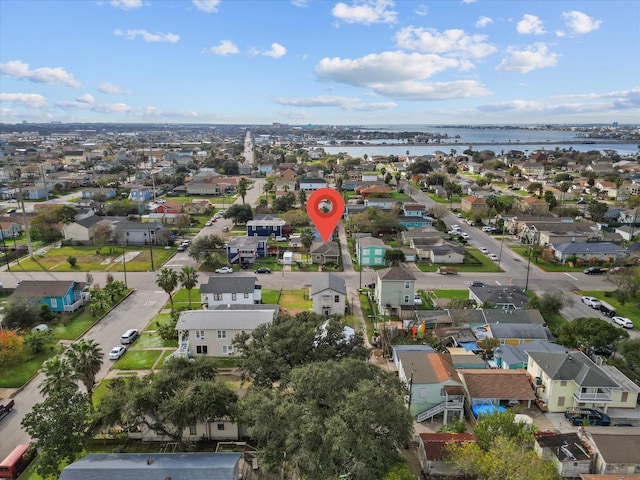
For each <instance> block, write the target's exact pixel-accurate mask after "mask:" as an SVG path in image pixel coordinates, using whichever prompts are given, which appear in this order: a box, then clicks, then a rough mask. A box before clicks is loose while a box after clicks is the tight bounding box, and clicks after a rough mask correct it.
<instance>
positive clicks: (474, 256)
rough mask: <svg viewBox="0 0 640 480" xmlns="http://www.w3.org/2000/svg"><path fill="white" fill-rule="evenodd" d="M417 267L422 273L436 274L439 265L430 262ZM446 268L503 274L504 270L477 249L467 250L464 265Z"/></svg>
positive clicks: (452, 265)
mask: <svg viewBox="0 0 640 480" xmlns="http://www.w3.org/2000/svg"><path fill="white" fill-rule="evenodd" d="M416 265H417V266H418V268H419V269H420V271H422V272H435V271H437V270H438V265H432V264H431V263H429V262H416ZM444 266H445V267H453V268H455V269H456V270H458V271H459V272H502V271H503V270H502V269H501V268H500V267H499V266H498V264H497V263H496V262H494V261H493V260H491V259H490V258H489V257H487V256H486V255H483V254H482V253H480V252H479V251H478V250H476V249H475V248H469V247H468V248H467V251H466V253H465V258H464V263H462V264H459V263H456V264H451V265H444Z"/></svg>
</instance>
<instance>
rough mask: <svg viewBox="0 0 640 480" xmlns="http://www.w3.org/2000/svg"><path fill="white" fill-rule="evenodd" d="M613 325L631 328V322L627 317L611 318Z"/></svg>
mask: <svg viewBox="0 0 640 480" xmlns="http://www.w3.org/2000/svg"><path fill="white" fill-rule="evenodd" d="M611 320H613V323H616V324H618V325H620V326H621V327H624V328H633V322H632V321H631V320H629V319H628V318H627V317H613V318H612V319H611Z"/></svg>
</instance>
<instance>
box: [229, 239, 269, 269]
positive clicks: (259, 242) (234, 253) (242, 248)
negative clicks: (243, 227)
mask: <svg viewBox="0 0 640 480" xmlns="http://www.w3.org/2000/svg"><path fill="white" fill-rule="evenodd" d="M267 240H269V237H249V236H247V237H231V238H230V239H229V242H228V243H227V258H228V259H229V263H235V264H240V265H242V264H245V263H247V264H252V263H255V262H256V260H258V259H259V258H263V257H266V256H267Z"/></svg>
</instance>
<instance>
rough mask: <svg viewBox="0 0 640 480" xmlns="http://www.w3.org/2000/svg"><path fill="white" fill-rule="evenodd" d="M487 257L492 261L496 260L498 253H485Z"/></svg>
mask: <svg viewBox="0 0 640 480" xmlns="http://www.w3.org/2000/svg"><path fill="white" fill-rule="evenodd" d="M487 257H489V258H490V259H491V260H493V261H494V262H497V261H498V255H496V254H495V253H490V254H489V255H487Z"/></svg>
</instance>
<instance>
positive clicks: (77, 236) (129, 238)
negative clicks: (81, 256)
mask: <svg viewBox="0 0 640 480" xmlns="http://www.w3.org/2000/svg"><path fill="white" fill-rule="evenodd" d="M98 225H107V226H109V227H110V228H111V230H112V234H111V238H110V239H107V242H108V243H109V242H114V243H116V244H120V245H149V244H152V245H158V244H161V243H162V241H161V235H160V233H161V232H162V225H160V224H159V223H153V222H145V223H141V222H130V221H128V220H127V219H126V218H124V217H101V216H98V215H90V216H87V217H84V218H80V219H78V220H76V221H74V222H71V223H68V224H66V225H64V226H63V227H62V234H63V235H64V238H65V240H70V241H73V242H75V243H90V242H93V240H94V234H95V230H96V228H98Z"/></svg>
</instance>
